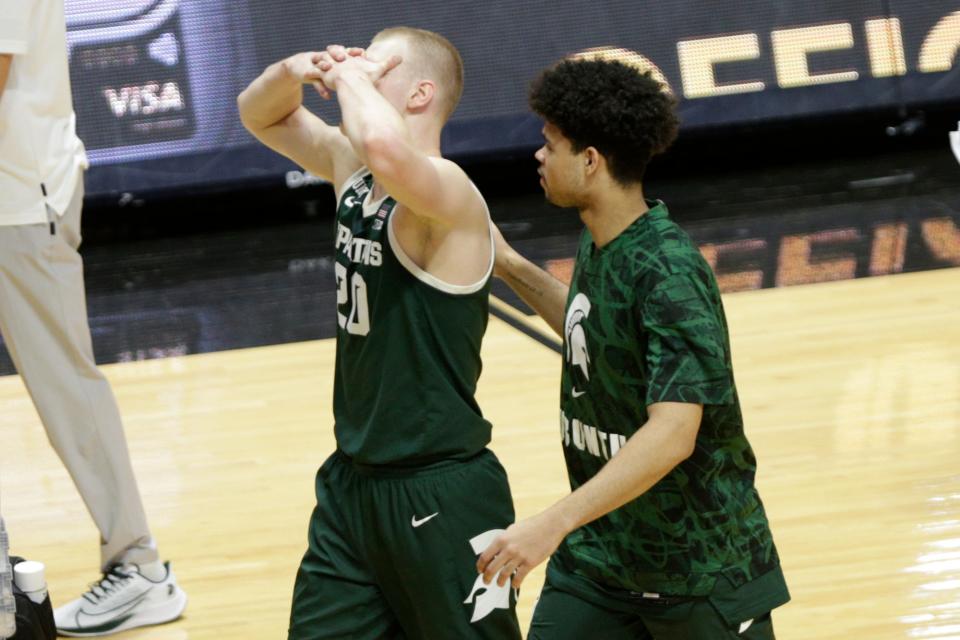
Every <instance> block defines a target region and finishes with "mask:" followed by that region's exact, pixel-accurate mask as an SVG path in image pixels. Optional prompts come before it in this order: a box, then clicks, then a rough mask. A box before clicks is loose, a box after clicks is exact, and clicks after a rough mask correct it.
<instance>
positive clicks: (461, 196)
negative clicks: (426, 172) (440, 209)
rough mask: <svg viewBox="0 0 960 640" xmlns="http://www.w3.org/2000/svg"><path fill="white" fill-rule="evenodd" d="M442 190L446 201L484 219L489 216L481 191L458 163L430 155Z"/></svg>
mask: <svg viewBox="0 0 960 640" xmlns="http://www.w3.org/2000/svg"><path fill="white" fill-rule="evenodd" d="M430 161H431V162H432V163H433V166H434V167H435V169H436V171H437V173H438V176H439V178H440V182H441V184H442V185H443V189H444V190H448V193H447V194H445V196H446V197H445V198H444V199H445V200H446V201H447V202H451V203H456V206H459V207H462V208H466V209H468V210H472V211H474V212H475V213H476V215H477V216H478V217H480V218H482V219H483V220H484V223H486V219H487V218H488V217H489V208H488V206H487V201H486V198H484V196H483V193H481V192H480V189H479V188H478V187H477V185H476V184H475V183H474V182H473V180H472V179H471V178H470V176H469V175H468V174H467V172H466V171H465V170H464V169H463V167H461V166H460V165H459V164H457V163H456V162H454V161H453V160H450V159H449V158H444V157H442V156H430Z"/></svg>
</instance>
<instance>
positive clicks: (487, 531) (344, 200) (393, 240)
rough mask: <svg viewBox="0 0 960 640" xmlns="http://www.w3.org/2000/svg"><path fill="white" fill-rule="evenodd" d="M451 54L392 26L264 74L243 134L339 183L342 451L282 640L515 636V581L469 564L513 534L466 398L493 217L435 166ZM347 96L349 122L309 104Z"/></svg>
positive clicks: (470, 396)
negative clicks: (308, 91)
mask: <svg viewBox="0 0 960 640" xmlns="http://www.w3.org/2000/svg"><path fill="white" fill-rule="evenodd" d="M462 76H463V71H462V64H461V61H460V56H459V54H458V52H457V51H456V49H455V48H454V47H453V46H452V45H451V44H450V43H449V42H448V41H447V40H446V39H444V38H443V37H441V36H439V35H437V34H435V33H431V32H428V31H422V30H419V29H410V28H393V29H387V30H385V31H383V32H381V33H379V34H378V35H377V36H376V37H375V38H374V39H373V42H372V43H371V44H370V46H369V48H368V49H366V51H363V50H361V49H355V48H352V49H349V50H347V49H345V48H343V47H339V46H331V47H328V49H327V51H325V52H320V53H316V52H312V53H310V52H308V53H301V54H297V55H294V56H292V57H290V58H287V59H285V60H282V61H280V62H278V63H276V64H273V65H271V66H270V67H268V68H267V69H266V70H265V71H264V72H263V73H262V74H261V75H260V77H258V78H257V79H256V80H254V81H253V82H252V83H251V84H250V86H249V87H248V88H247V89H246V90H245V91H244V92H243V93H242V94H241V95H240V97H239V106H240V114H241V117H242V119H243V122H244V124H245V126H246V127H247V128H248V129H249V130H250V131H251V133H253V134H254V135H255V136H256V137H257V138H258V139H260V140H261V141H262V142H264V143H265V144H266V145H267V146H269V147H271V148H273V149H275V150H277V151H279V152H280V153H282V154H284V155H286V156H287V157H289V158H291V159H292V160H294V161H295V162H297V163H298V164H299V165H301V166H302V167H303V168H304V169H307V170H308V171H310V172H312V173H314V174H316V175H318V176H321V177H323V178H326V179H327V180H330V181H331V182H332V183H333V184H334V186H335V187H336V193H337V199H338V207H337V213H336V224H337V230H336V262H335V265H334V266H335V276H336V283H337V320H338V324H339V328H338V330H337V359H336V371H335V379H334V400H333V404H334V418H335V425H334V431H335V435H336V440H337V451H336V452H335V453H334V454H333V455H332V456H331V457H330V458H329V459H328V460H327V461H326V462H325V463H324V464H323V466H322V467H321V468H320V471H319V472H318V474H317V481H316V492H317V506H316V508H315V510H314V513H313V516H312V519H311V523H310V531H309V548H308V550H307V552H306V554H305V556H304V558H303V561H302V563H301V565H300V570H299V572H298V574H297V580H296V584H295V586H294V594H293V605H292V611H291V616H290V628H289V638H291V639H296V640H303V639H308V638H309V639H312V638H352V639H363V638H371V639H373V638H377V639H381V638H424V639H429V638H437V639H445V638H519V637H520V632H519V626H518V623H517V620H516V615H515V604H516V602H515V594H514V593H513V591H512V590H511V589H510V587H509V585H502V586H497V587H490V586H487V585H483V584H482V582H481V579H480V577H479V576H477V573H476V570H475V568H474V567H475V564H476V559H477V554H478V553H479V552H480V551H482V550H483V549H484V548H485V547H486V545H487V544H489V542H490V541H491V540H492V539H493V538H494V537H495V536H496V535H497V534H498V533H500V532H501V531H502V529H503V528H504V527H506V526H507V525H509V524H510V523H511V522H513V519H514V513H513V506H512V502H511V498H510V492H509V487H508V485H507V478H506V474H505V472H504V470H503V468H502V467H501V466H500V463H499V462H498V461H497V459H496V457H494V455H493V454H492V453H491V452H490V451H488V450H487V449H486V445H487V443H488V442H489V440H490V424H489V423H488V422H487V421H486V420H484V419H483V417H482V415H481V413H480V409H479V408H478V406H477V403H476V401H475V400H474V391H475V389H476V384H477V380H478V378H479V375H480V343H481V339H482V337H483V334H484V332H485V329H486V322H487V296H488V290H489V286H490V282H489V281H490V277H491V273H492V270H493V243H492V237H491V226H490V222H489V214H488V211H487V207H486V204H485V203H484V200H483V198H482V196H481V195H480V193H479V192H478V191H477V189H476V188H475V187H474V186H473V184H472V183H471V182H470V180H469V179H468V178H467V176H466V174H465V173H464V172H463V171H462V170H461V169H460V168H459V167H458V166H457V165H456V164H454V163H453V162H450V161H448V160H445V159H444V158H442V157H441V155H440V131H441V129H442V128H443V125H444V123H445V122H446V121H447V119H448V118H449V117H450V114H451V113H452V112H453V110H454V108H455V107H456V105H457V101H458V100H459V98H460V93H461V87H462ZM303 84H314V85H315V86H316V88H317V89H318V90H319V91H320V93H321V95H324V96H330V95H332V94H335V95H336V98H337V100H338V101H339V105H340V110H341V113H342V114H343V116H342V123H341V124H340V127H339V128H338V127H335V126H331V125H328V124H326V123H324V122H322V121H321V120H320V119H319V118H318V117H317V116H315V115H314V114H312V113H310V112H309V111H308V110H307V109H305V108H304V107H303V105H302V104H301V101H302V85H303Z"/></svg>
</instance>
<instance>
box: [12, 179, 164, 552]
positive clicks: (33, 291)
mask: <svg viewBox="0 0 960 640" xmlns="http://www.w3.org/2000/svg"><path fill="white" fill-rule="evenodd" d="M82 206H83V179H82V178H81V179H80V180H78V184H77V187H76V190H75V193H74V195H73V199H72V200H71V202H70V205H69V207H68V208H67V210H66V211H65V212H64V214H63V215H62V216H58V215H57V214H56V213H55V212H54V211H53V210H51V209H49V207H48V216H49V218H50V223H49V224H31V225H15V226H0V331H2V333H3V340H4V342H5V343H6V345H7V349H8V350H9V352H10V356H11V359H12V360H13V363H14V365H16V367H17V371H18V372H19V373H20V375H21V377H22V378H23V382H24V384H25V385H26V387H27V390H28V391H29V392H30V397H31V398H32V399H33V404H34V406H36V408H37V412H38V413H39V414H40V420H41V421H42V422H43V425H44V427H45V428H46V431H47V437H48V438H49V439H50V443H51V444H52V445H53V448H54V449H55V450H56V452H57V454H58V455H59V456H60V459H61V460H63V463H64V465H65V466H66V467H67V470H68V471H69V472H70V475H71V476H72V477H73V481H74V483H75V484H76V486H77V489H78V490H79V492H80V496H81V497H82V498H83V501H84V503H86V505H87V509H88V510H89V511H90V515H91V516H92V517H93V521H94V523H95V524H96V526H97V528H98V529H99V530H100V538H101V541H100V543H101V548H100V561H101V565H102V568H103V569H106V568H107V567H108V566H110V565H111V564H114V563H117V562H136V563H144V562H150V561H152V560H156V559H157V551H156V547H155V545H154V543H153V540H152V538H151V537H150V531H149V529H148V527H147V520H146V516H145V515H144V511H143V503H142V502H141V500H140V493H139V490H138V489H137V483H136V479H135V478H134V475H133V469H132V467H131V465H130V454H129V453H128V452H127V442H126V438H125V436H124V433H123V424H122V422H121V421H120V412H119V410H118V409H117V403H116V400H114V397H113V391H112V390H111V389H110V384H109V383H108V382H107V380H106V378H105V377H104V376H103V374H102V373H101V372H100V371H99V369H97V367H96V364H95V362H94V359H93V347H92V344H91V341H90V327H89V325H88V324H87V304H86V294H85V291H84V284H83V261H82V260H81V258H80V254H79V253H77V247H79V246H80V240H81V238H80V212H81V209H82Z"/></svg>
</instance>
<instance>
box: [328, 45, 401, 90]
mask: <svg viewBox="0 0 960 640" xmlns="http://www.w3.org/2000/svg"><path fill="white" fill-rule="evenodd" d="M402 61H403V58H401V57H400V56H398V55H392V56H389V57H387V58H385V59H383V60H371V59H370V58H368V57H367V56H366V50H364V49H362V48H360V47H344V46H342V45H330V46H329V47H327V50H326V51H324V52H323V53H321V54H319V56H318V60H317V62H316V67H317V69H318V70H319V72H320V80H321V82H322V84H323V85H324V88H325V89H328V90H330V91H336V90H337V80H339V78H340V76H341V74H343V73H344V72H345V71H348V70H354V71H358V72H360V73H362V74H364V75H365V76H367V78H368V79H369V80H370V82H377V81H378V80H379V79H380V78H382V77H383V76H384V75H386V74H387V73H388V72H389V71H390V70H391V69H393V68H394V67H396V66H397V65H398V64H400V63H401V62H402ZM319 90H320V89H319V88H318V91H319ZM320 95H323V96H324V97H325V98H326V97H329V95H324V94H323V92H322V91H321V94H320Z"/></svg>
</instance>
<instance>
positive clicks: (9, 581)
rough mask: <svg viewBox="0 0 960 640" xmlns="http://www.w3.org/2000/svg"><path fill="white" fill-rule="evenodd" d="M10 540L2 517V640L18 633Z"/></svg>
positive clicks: (0, 618) (0, 520)
mask: <svg viewBox="0 0 960 640" xmlns="http://www.w3.org/2000/svg"><path fill="white" fill-rule="evenodd" d="M9 548H10V540H9V539H8V538H7V528H6V526H5V525H4V524H3V518H2V517H0V638H10V637H12V636H13V634H14V633H16V632H17V618H16V616H17V604H16V602H15V601H14V599H13V570H12V569H11V567H10V558H9V556H8V554H7V550H8V549H9Z"/></svg>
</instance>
